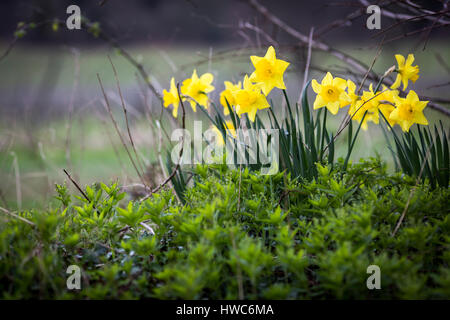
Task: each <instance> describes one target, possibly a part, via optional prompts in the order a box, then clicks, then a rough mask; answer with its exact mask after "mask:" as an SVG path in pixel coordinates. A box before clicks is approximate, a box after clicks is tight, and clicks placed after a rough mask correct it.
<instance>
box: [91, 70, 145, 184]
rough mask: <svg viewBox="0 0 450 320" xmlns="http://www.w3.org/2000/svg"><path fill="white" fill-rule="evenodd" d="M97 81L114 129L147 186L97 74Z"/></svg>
mask: <svg viewBox="0 0 450 320" xmlns="http://www.w3.org/2000/svg"><path fill="white" fill-rule="evenodd" d="M97 79H98V81H99V83H100V88H101V89H102V93H103V97H104V98H105V107H106V110H107V111H108V113H109V116H110V118H111V120H112V122H113V124H114V128H115V129H116V132H117V134H118V135H119V138H120V141H121V142H122V145H123V147H124V148H125V151H126V152H127V154H128V158H129V159H130V161H131V163H132V165H133V167H134V169H135V170H136V173H137V175H138V177H139V179H140V180H141V182H142V184H144V185H147V183H146V182H145V179H144V178H143V177H142V175H141V172H140V171H139V169H138V168H137V166H136V162H135V161H134V159H133V156H132V155H131V153H130V150H129V149H128V146H127V143H126V142H125V139H124V138H123V136H122V134H121V133H120V129H119V126H118V124H117V122H116V119H114V116H113V114H112V110H111V106H110V104H109V100H108V96H107V95H106V93H105V89H104V88H103V84H102V80H101V79H100V75H99V74H98V73H97Z"/></svg>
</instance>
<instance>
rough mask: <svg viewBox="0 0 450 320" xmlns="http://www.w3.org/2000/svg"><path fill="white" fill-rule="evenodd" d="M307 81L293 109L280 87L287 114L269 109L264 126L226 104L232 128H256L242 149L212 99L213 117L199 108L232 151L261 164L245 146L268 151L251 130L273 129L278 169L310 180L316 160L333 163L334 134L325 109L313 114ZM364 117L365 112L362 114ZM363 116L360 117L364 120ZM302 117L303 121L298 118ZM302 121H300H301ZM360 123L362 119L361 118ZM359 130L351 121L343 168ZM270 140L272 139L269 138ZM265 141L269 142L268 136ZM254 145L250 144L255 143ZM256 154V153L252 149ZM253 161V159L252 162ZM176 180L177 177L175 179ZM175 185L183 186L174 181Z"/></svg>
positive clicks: (314, 171) (255, 168) (262, 123)
mask: <svg viewBox="0 0 450 320" xmlns="http://www.w3.org/2000/svg"><path fill="white" fill-rule="evenodd" d="M308 87H309V83H308V84H307V85H306V86H305V88H304V89H303V91H302V94H301V97H302V98H301V104H300V105H299V104H296V105H295V108H292V107H291V103H290V101H289V98H288V96H287V93H286V90H283V95H284V98H285V101H286V112H287V116H286V118H285V119H281V118H280V117H279V116H277V115H276V114H275V112H274V110H275V109H274V106H273V104H272V106H271V108H268V109H267V110H268V111H267V112H268V117H269V121H270V126H268V127H266V126H265V125H264V122H263V121H262V120H261V118H260V116H259V115H258V114H257V115H256V120H255V122H250V121H249V119H248V117H247V115H246V114H243V115H242V117H241V118H238V116H237V114H236V113H235V111H234V109H233V108H232V107H231V106H230V105H229V104H228V102H227V104H228V109H229V111H230V118H231V121H232V123H233V126H234V128H242V126H241V123H242V122H243V123H245V127H246V128H248V129H253V130H255V131H249V134H250V138H249V140H250V141H251V143H249V144H247V146H246V147H245V148H242V147H240V146H239V144H242V141H245V140H244V139H243V138H242V137H237V138H240V141H237V140H239V139H235V138H234V137H232V136H230V135H229V134H228V135H227V130H226V128H227V126H226V121H227V120H226V119H225V118H224V117H223V116H222V113H221V112H220V111H219V110H218V109H217V107H216V105H215V104H214V103H213V102H212V103H211V104H212V105H213V107H214V109H215V111H216V113H215V116H214V118H213V117H212V116H210V115H209V114H208V113H207V112H205V111H204V110H203V109H201V110H202V111H203V112H204V113H205V114H206V116H207V117H208V118H209V120H210V121H211V122H212V124H213V125H214V126H216V127H217V128H218V129H219V131H220V132H221V134H222V137H223V139H224V140H225V141H226V140H227V139H228V138H229V139H231V140H232V141H233V142H234V150H238V151H239V150H240V149H244V150H243V152H242V153H245V156H246V159H249V163H260V161H258V158H256V157H257V155H256V156H255V155H253V158H252V154H250V152H249V151H248V149H254V150H267V149H268V146H267V145H264V144H263V143H262V142H261V140H259V139H258V137H256V136H254V134H253V133H254V132H258V130H260V129H270V128H273V129H276V130H278V133H279V153H280V154H279V156H280V159H277V160H278V161H279V169H280V171H283V170H286V172H288V173H290V174H291V177H292V178H294V179H295V178H302V179H307V180H309V181H310V180H312V179H314V178H316V177H317V170H316V163H322V164H324V163H330V164H333V163H334V161H335V159H334V155H335V138H336V137H335V136H334V135H333V133H330V132H329V131H328V130H327V113H328V112H327V109H326V108H323V109H319V110H318V111H317V112H316V114H315V115H314V113H313V112H312V110H311V108H310V106H309V102H308V96H307V89H308ZM364 117H365V114H364ZM364 117H363V119H364ZM301 118H302V121H301V120H300V119H301ZM301 122H303V123H301ZM361 123H362V121H361ZM360 129H361V124H360V125H359V126H358V129H357V130H356V132H355V134H354V135H353V129H352V124H351V122H350V126H349V129H348V130H349V134H348V149H347V154H346V158H345V165H344V168H346V166H347V165H348V162H349V160H350V155H351V153H352V151H353V147H354V145H355V141H356V138H357V136H358V133H359V131H360ZM272 139H273V138H272ZM268 142H270V137H269V140H268ZM255 145H256V147H252V146H255ZM254 154H257V152H254ZM251 160H256V161H253V162H252V161H251ZM248 167H249V168H251V169H253V170H260V169H261V165H248ZM177 180H178V179H176V181H177ZM177 185H181V186H182V185H183V184H182V183H177Z"/></svg>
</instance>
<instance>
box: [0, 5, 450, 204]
mask: <svg viewBox="0 0 450 320" xmlns="http://www.w3.org/2000/svg"><path fill="white" fill-rule="evenodd" d="M375 3H377V4H379V5H380V6H381V7H382V16H381V30H369V29H367V28H366V20H367V18H368V17H369V15H368V14H367V13H366V11H365V10H366V8H367V4H368V1H324V0H323V1H322V0H316V1H268V0H267V1H264V0H260V1H257V2H256V1H253V0H250V1H239V0H230V1H211V0H165V1H162V0H129V1H119V0H95V1H92V0H85V1H75V0H71V1H62V0H39V1H38V0H35V1H32V0H29V1H21V0H3V1H1V2H0V206H4V207H7V208H10V209H17V208H31V207H43V206H47V205H50V206H51V203H52V201H53V195H54V183H55V182H62V181H64V180H66V176H65V175H64V173H63V171H62V170H63V169H64V168H65V169H67V170H68V171H69V172H71V174H72V176H73V177H74V178H75V179H76V180H77V181H79V183H80V184H81V185H85V184H88V183H94V182H98V181H104V182H109V181H114V180H119V181H120V183H121V184H123V185H130V184H133V183H135V182H138V181H139V180H138V178H137V175H136V172H135V170H134V168H133V165H132V163H131V162H130V159H129V157H128V155H127V152H126V150H125V148H124V147H123V145H122V142H121V140H120V138H119V136H118V135H117V132H116V130H115V127H114V124H113V122H112V121H111V119H110V115H109V113H108V112H107V111H106V108H105V104H104V98H103V94H102V91H101V88H100V85H99V82H98V79H97V74H99V76H100V77H101V79H102V82H103V86H104V88H105V92H106V94H107V96H108V98H109V101H110V105H111V109H112V114H113V116H114V117H115V120H116V121H117V124H118V127H119V128H120V129H119V130H121V132H122V133H123V134H124V137H125V138H127V135H126V132H127V126H126V122H125V120H124V114H123V110H122V107H121V99H120V95H119V91H118V88H117V83H116V79H115V76H114V72H113V68H112V66H111V63H110V61H109V59H108V56H109V57H110V58H111V61H112V62H113V64H114V66H115V68H116V70H117V75H118V79H119V81H120V88H121V91H122V95H123V99H124V101H125V104H126V107H127V111H128V119H129V128H130V132H131V134H132V136H133V138H134V143H135V145H136V148H137V152H138V154H139V157H140V158H141V159H142V160H141V162H142V167H143V169H144V170H143V171H145V178H146V179H147V180H148V181H149V183H150V184H153V185H157V184H158V181H160V180H161V179H162V177H163V175H162V173H161V169H160V168H159V155H160V154H161V152H163V151H162V150H163V149H164V147H165V146H167V144H168V143H169V142H168V139H167V136H165V134H166V133H167V134H168V135H170V132H171V131H172V129H173V128H174V127H176V126H177V122H176V120H174V119H172V118H171V117H170V113H169V112H167V110H163V109H162V107H161V103H160V102H159V100H158V99H157V97H156V96H155V94H154V92H153V91H152V88H153V89H154V90H155V91H157V92H159V93H160V94H161V93H162V90H163V89H164V88H168V87H169V81H170V78H171V77H172V76H173V77H175V79H176V81H178V82H181V81H182V80H183V79H185V78H187V77H189V76H190V75H191V74H192V71H193V69H197V70H198V72H199V73H203V72H211V73H213V74H214V75H215V80H214V86H215V87H216V90H215V91H214V92H213V93H212V94H211V98H212V99H213V100H215V101H218V100H219V95H220V92H221V91H222V90H223V88H224V86H223V81H224V80H232V81H238V80H240V79H242V77H243V76H244V75H245V74H249V73H251V72H252V65H251V63H250V59H249V56H250V55H263V54H264V53H265V51H266V50H267V47H268V46H269V45H274V46H275V47H276V50H277V53H278V55H279V57H281V58H282V59H284V60H287V61H289V62H291V65H290V67H289V69H288V73H287V74H286V79H285V82H286V85H287V87H288V93H289V95H290V96H291V97H290V98H291V99H292V100H293V101H296V100H297V99H298V96H299V94H300V90H301V88H302V85H303V80H304V71H305V67H306V62H307V56H308V44H307V43H305V42H302V41H299V39H298V38H296V37H295V36H293V35H292V32H291V34H289V32H287V31H286V30H288V31H289V30H296V31H298V32H300V33H301V34H302V35H305V36H306V37H308V36H309V34H310V31H311V30H312V28H314V29H313V30H314V32H313V33H312V34H313V37H314V40H317V41H321V42H324V43H326V44H328V45H329V46H330V47H332V48H334V49H336V50H338V51H339V52H344V53H346V54H348V55H350V56H351V57H354V58H356V59H358V60H360V61H361V62H362V63H364V64H365V65H367V66H369V65H371V63H372V61H373V60H374V57H375V56H376V53H377V51H378V48H379V47H380V43H381V42H382V41H383V46H382V51H381V54H380V55H379V56H378V58H377V59H376V63H375V64H374V66H373V70H374V71H375V72H376V73H377V74H383V73H384V72H385V71H386V70H387V69H388V68H389V67H391V66H392V65H394V64H395V63H396V62H395V59H394V54H396V53H401V54H403V55H405V56H406V55H407V54H408V53H414V54H415V57H416V61H415V64H418V65H419V66H420V78H419V80H418V81H417V82H416V83H415V84H411V85H410V87H409V88H410V89H414V90H415V91H416V92H417V93H418V94H419V96H420V97H425V98H424V100H431V101H434V102H436V104H439V106H440V107H442V108H448V107H449V104H448V101H449V100H450V93H449V89H450V84H449V78H450V77H449V75H450V67H449V66H450V42H449V39H450V32H449V30H448V26H449V24H447V21H448V20H449V19H450V18H449V13H448V10H447V9H446V8H447V1H430V0H428V1H414V2H412V1H370V4H375ZM411 3H412V4H414V6H413V5H412V4H411ZM71 4H76V5H78V6H79V7H80V9H81V14H82V16H83V17H84V18H85V19H86V20H83V21H84V23H83V26H82V29H81V30H68V29H67V28H66V27H65V25H64V24H62V23H61V21H62V22H65V20H66V19H67V17H68V16H69V15H68V14H67V13H66V8H67V7H68V6H69V5H71ZM256 6H259V7H258V8H259V9H261V8H264V9H265V10H267V12H268V13H269V15H267V14H263V13H262V12H261V11H258V8H257V7H256ZM273 16H275V17H276V18H277V19H279V20H278V21H281V26H280V24H278V25H276V24H274V23H273V20H271V19H270V17H273ZM411 16H415V17H422V16H427V17H426V19H425V18H415V19H411V18H410V17H411ZM120 48H122V49H123V50H125V51H121V49H120ZM136 65H138V66H142V68H143V70H145V73H144V75H145V77H144V78H143V77H142V75H143V74H142V73H140V71H139V67H138V68H136ZM326 70H330V71H332V73H333V75H338V76H343V77H349V76H350V77H352V78H353V79H354V80H355V81H359V82H360V81H361V79H362V77H363V75H364V74H363V73H361V72H358V71H357V70H354V69H352V68H351V67H350V68H349V66H348V65H346V64H345V63H344V62H343V61H341V60H340V59H337V58H336V57H335V56H333V55H330V54H329V53H327V52H323V51H321V50H316V49H313V50H312V54H311V61H310V68H309V75H308V80H309V79H311V78H317V79H319V80H320V79H321V78H322V77H323V76H324V71H326ZM147 82H148V83H147ZM370 82H371V81H370V79H369V80H368V81H367V84H368V83H370ZM309 94H310V96H311V98H310V102H311V103H312V99H313V96H312V91H309ZM281 98H282V97H281V91H278V92H273V93H271V95H270V99H272V100H273V102H274V106H275V108H277V110H276V112H278V113H280V114H282V113H283V112H284V111H283V110H284V108H283V103H282V99H281ZM429 98H430V99H429ZM431 98H433V99H431ZM344 114H345V112H341V113H340V114H339V115H338V116H337V117H335V118H334V119H333V120H332V121H331V122H330V124H329V127H330V128H331V129H333V128H334V129H335V130H336V128H337V127H338V125H339V123H340V121H341V120H342V118H343V116H344ZM425 115H426V117H427V118H428V119H429V121H430V123H436V122H437V121H438V120H441V121H443V123H444V125H445V126H446V127H447V128H448V126H449V118H448V116H445V115H443V113H442V112H437V111H435V110H433V109H431V108H427V109H426V111H425ZM194 119H200V120H202V119H203V120H205V121H204V127H205V128H206V127H208V126H209V123H208V121H206V117H204V116H203V115H202V114H201V113H199V112H197V113H196V114H194V113H193V112H192V110H190V109H189V110H188V113H187V115H186V120H187V122H188V123H192V121H193V120H194ZM178 120H179V119H178ZM158 123H159V124H158ZM158 125H160V126H162V128H163V129H165V130H163V133H161V132H160V130H158ZM341 138H342V145H345V144H346V140H345V137H344V136H342V137H341ZM127 141H128V140H127ZM339 143H340V142H338V150H339ZM343 152H344V150H343V151H342V153H343ZM377 154H379V155H381V157H382V158H383V159H385V160H386V161H387V163H388V164H389V165H390V166H391V169H392V159H391V156H390V153H389V150H388V148H387V147H386V142H385V140H384V137H383V135H382V132H381V130H380V128H379V127H377V126H375V125H369V130H368V131H366V132H362V134H361V135H360V137H359V140H358V141H357V146H356V150H355V152H354V153H353V160H357V159H358V158H359V157H367V156H376V155H377ZM338 155H339V152H338Z"/></svg>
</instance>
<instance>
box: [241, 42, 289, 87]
mask: <svg viewBox="0 0 450 320" xmlns="http://www.w3.org/2000/svg"><path fill="white" fill-rule="evenodd" d="M250 60H251V61H252V63H253V66H254V67H255V72H253V73H252V74H251V75H250V80H251V81H252V82H260V83H261V84H262V85H261V87H262V91H263V93H264V94H265V95H266V96H267V95H268V94H269V92H270V91H271V90H272V89H273V88H274V87H277V88H279V89H286V86H285V85H284V81H283V74H284V71H286V68H287V67H288V66H289V62H286V61H283V60H280V59H277V58H276V54H275V49H274V48H273V47H272V46H270V47H269V49H267V52H266V55H265V56H264V57H257V56H251V57H250Z"/></svg>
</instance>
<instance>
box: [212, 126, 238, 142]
mask: <svg viewBox="0 0 450 320" xmlns="http://www.w3.org/2000/svg"><path fill="white" fill-rule="evenodd" d="M224 125H225V130H226V133H227V135H228V134H230V135H231V136H233V137H234V138H236V129H235V128H234V125H233V122H232V121H230V120H228V121H226V122H225V123H224ZM211 129H213V130H214V131H215V132H216V136H217V144H218V145H219V146H223V145H225V140H224V139H223V137H222V132H221V131H220V130H219V128H217V127H216V126H214V125H212V126H211ZM230 139H231V138H230Z"/></svg>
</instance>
